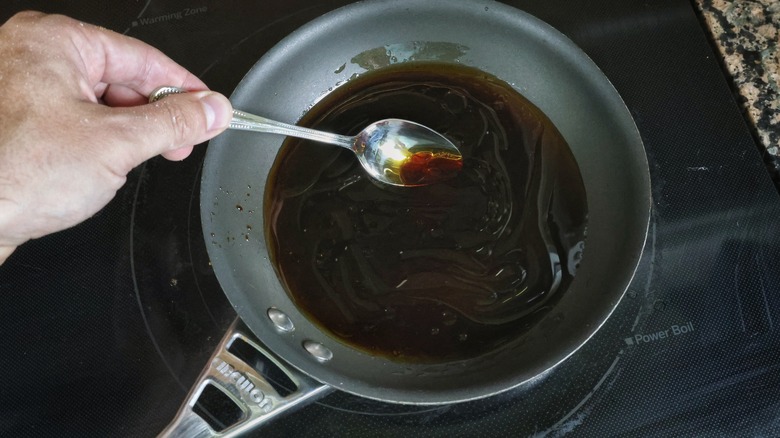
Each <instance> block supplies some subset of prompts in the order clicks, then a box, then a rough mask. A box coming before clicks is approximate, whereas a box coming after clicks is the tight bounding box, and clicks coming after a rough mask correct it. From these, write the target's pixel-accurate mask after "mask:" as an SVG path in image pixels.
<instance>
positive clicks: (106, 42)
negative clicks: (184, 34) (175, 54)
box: [58, 17, 208, 96]
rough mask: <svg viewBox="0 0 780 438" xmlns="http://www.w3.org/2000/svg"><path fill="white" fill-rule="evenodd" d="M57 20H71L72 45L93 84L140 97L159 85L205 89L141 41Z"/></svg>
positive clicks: (199, 82) (82, 24) (88, 26)
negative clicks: (72, 29) (121, 87)
mask: <svg viewBox="0 0 780 438" xmlns="http://www.w3.org/2000/svg"><path fill="white" fill-rule="evenodd" d="M58 19H66V20H70V21H71V22H72V23H70V24H71V25H72V26H73V27H74V30H75V32H74V33H73V42H74V46H75V47H76V49H77V50H78V51H79V54H80V56H81V59H82V60H83V62H84V67H85V69H86V74H87V79H88V80H89V82H90V85H92V86H93V87H95V86H96V85H98V84H100V83H104V84H106V85H114V84H116V85H121V86H123V87H125V88H127V89H130V90H132V91H135V92H137V93H139V94H141V95H143V96H148V95H149V94H150V93H151V92H152V91H153V90H154V89H155V88H157V87H159V86H162V85H172V86H175V87H179V88H183V89H185V90H208V87H207V86H206V84H204V83H203V82H202V81H201V80H200V79H198V78H197V77H196V76H195V75H193V74H192V73H190V72H189V71H187V69H185V68H184V67H182V66H180V65H179V64H177V63H176V62H175V61H173V60H172V59H170V58H169V57H167V56H166V55H165V54H164V53H162V52H161V51H159V50H158V49H156V48H154V47H152V46H150V45H148V44H146V43H144V42H142V41H140V40H137V39H135V38H132V37H128V36H125V35H121V34H118V33H116V32H113V31H110V30H108V29H104V28H102V27H98V26H93V25H90V24H85V23H79V22H76V21H75V20H71V19H69V18H67V17H59V18H58Z"/></svg>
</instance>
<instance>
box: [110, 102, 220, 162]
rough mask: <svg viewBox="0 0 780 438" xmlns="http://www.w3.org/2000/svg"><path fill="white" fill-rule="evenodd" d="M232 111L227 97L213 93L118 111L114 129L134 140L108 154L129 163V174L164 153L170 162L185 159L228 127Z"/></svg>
mask: <svg viewBox="0 0 780 438" xmlns="http://www.w3.org/2000/svg"><path fill="white" fill-rule="evenodd" d="M232 109H233V108H232V106H231V105H230V101H228V99H227V98H226V97H225V96H223V95H221V94H219V93H215V92H211V91H199V92H193V93H184V94H176V95H171V96H168V97H166V98H164V99H162V100H160V101H157V102H154V103H151V104H147V105H142V106H137V107H132V108H115V109H114V110H113V111H114V112H115V113H116V118H115V119H114V120H113V122H114V123H113V124H112V125H111V126H113V127H117V128H118V129H124V131H126V132H128V133H129V134H128V135H129V136H130V138H127V139H126V140H127V141H126V142H123V144H120V145H117V147H116V149H114V150H110V151H107V153H109V154H112V156H113V158H114V159H116V160H118V161H119V162H120V163H125V164H124V166H123V167H127V169H124V168H123V169H121V171H129V170H130V169H132V168H133V167H135V166H137V165H139V164H141V163H142V162H143V161H145V160H147V159H149V158H152V157H154V156H156V155H160V154H163V156H165V157H166V158H168V159H173V160H181V159H184V158H186V157H187V156H188V155H189V154H190V152H191V151H192V146H193V145H196V144H198V143H202V142H204V141H207V140H209V139H211V138H213V137H214V136H216V135H217V134H219V133H220V132H222V131H224V130H225V129H226V128H227V126H228V125H229V123H230V119H231V117H232ZM128 128H129V129H128ZM109 129H112V127H109Z"/></svg>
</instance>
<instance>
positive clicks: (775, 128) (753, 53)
mask: <svg viewBox="0 0 780 438" xmlns="http://www.w3.org/2000/svg"><path fill="white" fill-rule="evenodd" d="M694 4H695V5H696V7H697V8H698V10H699V12H700V14H701V18H702V21H703V22H704V23H705V27H707V28H708V29H709V31H710V37H711V38H712V41H713V42H714V44H715V46H716V47H717V50H718V51H719V52H720V54H721V56H722V59H723V67H724V69H725V70H726V71H727V74H728V76H730V79H731V82H732V86H733V89H734V94H735V98H736V99H737V101H738V102H739V104H740V106H741V108H742V110H743V113H744V114H745V117H746V119H747V121H748V123H749V124H750V125H751V128H752V129H753V134H754V136H755V137H756V140H757V141H758V142H759V144H761V145H762V146H763V147H764V148H765V149H766V151H767V152H768V154H769V156H768V157H767V160H768V162H771V161H774V167H775V168H776V169H778V170H780V1H778V0H732V1H727V0H694ZM773 157H774V158H773Z"/></svg>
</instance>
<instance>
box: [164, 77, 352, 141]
mask: <svg viewBox="0 0 780 438" xmlns="http://www.w3.org/2000/svg"><path fill="white" fill-rule="evenodd" d="M185 92H186V91H184V90H182V89H181V88H177V87H171V86H164V87H159V88H157V89H156V90H154V91H152V94H150V95H149V102H156V101H158V100H160V99H162V98H164V97H166V96H169V95H171V94H178V93H185ZM229 127H230V129H238V130H241V131H253V132H264V133H268V134H281V135H287V136H291V137H296V138H304V139H306V140H314V141H318V142H322V143H328V144H333V145H336V146H341V147H344V148H347V149H349V150H352V146H353V144H354V138H353V137H348V136H346V135H339V134H331V133H329V132H323V131H317V130H316V129H309V128H304V127H302V126H296V125H290V124H287V123H282V122H277V121H276V120H271V119H266V118H265V117H260V116H257V115H254V114H249V113H245V112H243V111H239V110H235V109H234V110H233V119H232V120H231V121H230V126H229Z"/></svg>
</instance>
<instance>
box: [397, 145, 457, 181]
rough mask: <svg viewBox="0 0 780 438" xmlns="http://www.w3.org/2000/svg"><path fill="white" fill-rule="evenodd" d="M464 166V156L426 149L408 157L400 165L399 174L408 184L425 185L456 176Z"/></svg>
mask: <svg viewBox="0 0 780 438" xmlns="http://www.w3.org/2000/svg"><path fill="white" fill-rule="evenodd" d="M462 168H463V158H462V157H459V156H456V155H452V154H448V153H435V152H429V151H424V152H415V153H413V154H412V155H410V156H409V157H408V158H406V159H405V160H404V161H403V162H402V163H401V165H400V169H399V174H400V176H401V181H402V182H403V183H404V184H406V185H410V186H414V185H425V184H434V183H439V182H444V181H447V180H448V179H452V178H455V177H456V176H458V172H460V170H461V169H462Z"/></svg>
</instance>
